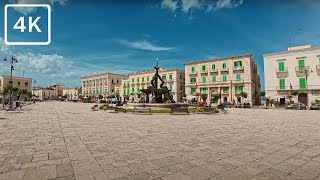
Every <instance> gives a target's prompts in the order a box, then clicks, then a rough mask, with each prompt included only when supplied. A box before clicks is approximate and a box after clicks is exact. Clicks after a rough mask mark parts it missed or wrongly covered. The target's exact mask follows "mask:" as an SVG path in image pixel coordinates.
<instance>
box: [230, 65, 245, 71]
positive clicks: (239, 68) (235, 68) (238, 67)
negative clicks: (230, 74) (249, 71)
mask: <svg viewBox="0 0 320 180" xmlns="http://www.w3.org/2000/svg"><path fill="white" fill-rule="evenodd" d="M233 70H234V71H243V70H244V67H243V66H237V67H233Z"/></svg>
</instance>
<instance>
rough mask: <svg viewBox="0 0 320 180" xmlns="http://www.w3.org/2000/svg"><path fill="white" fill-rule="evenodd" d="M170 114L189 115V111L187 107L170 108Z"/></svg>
mask: <svg viewBox="0 0 320 180" xmlns="http://www.w3.org/2000/svg"><path fill="white" fill-rule="evenodd" d="M171 114H172V115H174V114H186V115H189V109H188V108H187V107H171Z"/></svg>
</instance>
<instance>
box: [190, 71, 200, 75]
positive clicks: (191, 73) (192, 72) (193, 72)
mask: <svg viewBox="0 0 320 180" xmlns="http://www.w3.org/2000/svg"><path fill="white" fill-rule="evenodd" d="M197 74H198V72H197V71H191V72H189V75H197Z"/></svg>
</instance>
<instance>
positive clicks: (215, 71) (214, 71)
mask: <svg viewBox="0 0 320 180" xmlns="http://www.w3.org/2000/svg"><path fill="white" fill-rule="evenodd" d="M210 72H211V73H218V69H211V70H210Z"/></svg>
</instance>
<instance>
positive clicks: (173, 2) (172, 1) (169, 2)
mask: <svg viewBox="0 0 320 180" xmlns="http://www.w3.org/2000/svg"><path fill="white" fill-rule="evenodd" d="M161 6H162V7H167V8H169V9H171V10H172V11H174V10H176V9H177V8H178V0H163V2H162V3H161Z"/></svg>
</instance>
